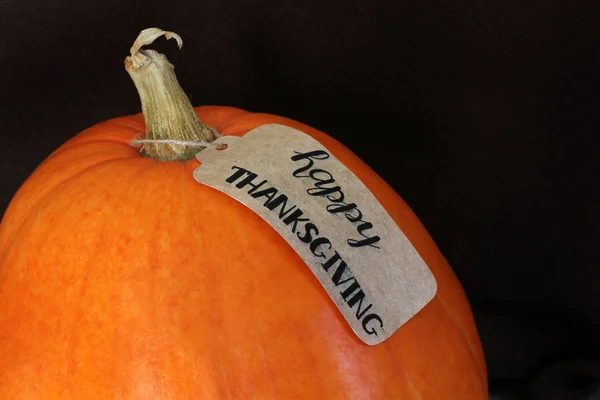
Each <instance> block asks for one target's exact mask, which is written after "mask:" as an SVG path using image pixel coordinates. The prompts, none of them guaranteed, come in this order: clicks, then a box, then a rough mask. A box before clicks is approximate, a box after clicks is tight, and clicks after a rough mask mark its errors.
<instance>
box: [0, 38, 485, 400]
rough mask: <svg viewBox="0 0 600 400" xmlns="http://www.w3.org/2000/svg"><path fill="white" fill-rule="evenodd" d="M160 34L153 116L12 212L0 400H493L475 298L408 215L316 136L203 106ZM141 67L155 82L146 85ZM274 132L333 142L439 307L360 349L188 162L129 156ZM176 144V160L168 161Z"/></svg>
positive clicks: (56, 174)
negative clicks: (395, 230) (419, 266)
mask: <svg viewBox="0 0 600 400" xmlns="http://www.w3.org/2000/svg"><path fill="white" fill-rule="evenodd" d="M161 34H165V32H163V31H160V30H155V29H150V30H146V31H144V32H143V34H141V35H140V39H139V40H138V41H137V42H136V43H137V44H136V46H137V47H136V46H134V48H132V56H131V57H128V61H127V65H128V70H129V72H130V74H132V77H133V78H134V81H135V82H136V86H137V87H138V90H139V92H140V97H141V100H142V108H143V110H144V113H143V114H138V115H133V116H126V117H121V118H116V119H112V120H109V121H106V122H103V123H100V124H98V125H96V126H93V127H91V128H89V129H87V130H85V131H83V132H82V133H80V134H78V135H77V136H75V137H73V138H72V139H70V140H69V141H67V142H66V143H65V144H64V145H62V146H61V147H60V148H58V149H57V150H56V151H54V153H52V154H51V155H50V156H49V157H48V158H47V159H46V160H45V161H44V162H43V163H42V164H41V165H40V166H39V167H38V168H37V169H36V170H35V171H34V173H33V174H32V175H31V176H30V177H29V178H28V180H27V181H26V182H25V183H24V184H23V186H22V187H21V188H20V189H19V190H18V192H17V193H16V195H15V196H14V198H13V199H12V201H11V203H10V205H9V207H8V209H7V210H6V212H5V215H4V217H3V220H2V222H1V225H0V399H3V400H12V399H196V400H197V399H378V400H379V399H424V400H438V399H457V400H475V399H485V398H487V386H486V385H487V381H486V370H485V363H484V357H483V353H482V347H481V343H480V341H479V338H478V333H477V330H476V325H475V323H474V320H473V316H472V314H471V310H470V306H469V303H468V300H467V298H466V297H465V294H464V292H463V289H462V288H461V285H460V283H459V281H458V280H457V278H456V276H455V275H454V273H453V271H452V269H451V267H450V266H449V265H448V263H447V261H446V260H445V258H444V257H443V255H442V254H441V253H440V251H439V250H438V248H437V247H436V245H435V243H434V242H433V241H432V239H431V237H430V236H429V235H428V233H427V231H426V230H425V228H424V227H423V225H422V224H421V223H420V222H419V220H418V218H417V217H416V216H415V215H414V214H413V212H412V211H411V210H410V208H409V207H408V206H407V204H406V203H405V202H404V201H403V200H402V199H401V198H400V197H399V196H398V194H397V193H396V192H395V191H394V190H393V189H392V188H391V187H390V186H388V185H387V184H386V183H385V182H384V181H383V180H382V179H381V178H380V177H379V176H378V175H377V174H376V173H375V172H374V171H373V170H372V169H370V168H369V167H368V166H367V165H365V163H364V162H363V161H361V160H360V159H359V158H358V157H357V156H356V155H355V154H353V153H352V152H351V151H349V150H348V149H347V148H346V147H344V145H342V144H341V143H340V142H338V141H337V140H335V139H333V138H332V137H330V136H328V135H326V134H325V133H323V132H320V131H319V130H317V129H314V128H312V127H310V126H307V125H305V124H302V123H300V122H297V121H293V120H291V119H287V118H284V117H281V116H276V115H269V114H263V113H251V112H248V111H244V110H241V109H238V108H232V107H226V106H203V107H196V108H194V109H193V108H192V107H191V105H189V101H188V100H187V98H185V95H183V91H182V90H181V88H179V86H178V85H177V83H176V80H175V78H174V74H172V71H173V69H172V66H170V64H168V62H167V61H166V58H164V57H163V56H161V55H159V54H158V53H156V52H153V51H152V50H144V51H142V50H140V47H141V46H142V45H144V44H148V43H151V42H152V40H154V39H155V38H156V37H158V36H160V35H161ZM167 34H168V35H170V37H175V38H176V39H178V40H179V37H177V36H176V35H174V34H170V33H167ZM136 58H137V61H136ZM140 60H141V61H140ZM161 60H162V61H161ZM163 61H164V62H163ZM134 64H135V65H134ZM132 65H134V67H132ZM136 65H137V67H140V68H139V71H141V70H147V69H149V68H150V67H149V65H153V66H154V67H156V71H158V72H156V71H154V72H152V74H159V75H154V77H153V78H152V79H147V78H143V77H142V78H140V76H137V77H136V73H137V72H139V71H137V72H136V71H135V69H136V68H137V67H136ZM154 67H153V68H154ZM157 76H159V77H160V78H161V79H157ZM165 93H166V94H165ZM161 96H162V97H161ZM169 96H171V97H169ZM178 96H179V97H178ZM173 98H175V99H176V100H177V101H175V100H173ZM173 121H175V122H174V123H173ZM199 121H202V122H199ZM267 123H277V124H283V125H287V126H290V127H293V128H296V129H299V130H301V131H303V132H305V133H307V134H308V135H311V136H312V137H314V138H315V139H317V140H318V141H319V142H321V143H322V144H323V145H324V146H325V147H327V148H328V149H329V150H330V151H331V152H332V153H333V154H334V155H335V157H336V158H338V159H339V160H340V161H341V162H343V163H344V164H345V165H346V166H347V167H348V168H350V169H351V170H352V171H353V172H354V173H355V174H356V176H358V178H359V179H360V180H361V181H362V182H363V183H364V184H365V185H366V186H367V187H368V188H369V189H370V190H371V191H372V193H373V194H374V195H375V196H376V198H377V199H378V200H379V201H380V203H381V204H382V205H383V206H384V207H385V209H386V210H387V211H388V212H389V214H390V215H391V216H392V217H393V219H394V221H395V222H396V223H397V224H398V226H399V227H400V228H401V229H402V230H403V232H404V233H405V234H406V235H407V237H408V238H409V239H410V241H411V242H412V244H413V245H414V246H415V248H416V249H417V251H418V252H419V253H420V255H421V256H422V258H423V259H424V261H425V262H426V263H427V265H428V266H429V268H430V269H431V271H432V272H433V274H434V276H435V278H436V280H437V283H438V291H437V294H436V296H435V298H434V299H433V300H432V301H431V302H430V303H428V304H427V305H426V306H425V308H424V309H423V310H422V311H421V312H419V313H418V314H417V315H416V316H414V317H413V318H412V319H411V320H409V321H408V322H407V323H406V324H405V325H403V326H402V327H401V328H400V329H399V330H398V331H397V332H396V333H395V334H394V335H393V336H392V337H390V338H389V339H388V340H386V341H385V342H383V343H381V344H379V345H376V346H368V345H366V344H364V343H363V342H361V341H360V340H359V339H358V338H357V337H356V335H355V334H353V332H352V331H351V329H350V327H349V325H348V324H347V323H346V321H345V320H344V319H343V318H342V316H341V314H340V312H339V310H337V308H336V307H335V305H334V303H333V302H332V301H331V300H330V298H329V297H328V295H327V294H326V292H325V291H324V290H323V288H322V286H321V285H320V284H319V282H318V281H317V279H316V278H315V276H314V275H313V274H312V272H311V271H310V270H309V268H308V267H307V266H306V265H305V264H304V262H303V261H302V260H301V258H300V257H299V256H298V255H297V254H296V253H295V252H294V251H293V250H292V248H291V247H290V246H289V245H287V243H286V242H285V241H284V240H283V239H282V238H281V236H279V235H278V234H277V233H276V232H275V231H274V230H273V229H272V228H271V227H270V226H269V225H268V224H267V223H266V222H265V221H264V220H262V219H261V218H260V217H259V216H257V215H256V214H255V213H253V212H252V211H251V210H250V209H248V208H247V207H245V206H244V205H242V204H240V203H239V202H237V201H236V200H234V199H232V198H230V197H228V196H227V195H224V194H222V193H220V192H218V191H216V190H214V189H212V188H210V187H207V186H205V185H201V184H199V183H198V182H196V181H195V180H194V179H193V177H192V174H193V171H194V169H195V168H197V167H198V165H199V162H198V161H196V159H194V158H193V157H192V156H193V152H192V154H191V155H190V154H187V153H186V154H187V155H186V154H184V153H185V152H189V149H187V148H186V147H185V146H178V145H168V146H159V145H155V146H154V150H153V148H152V146H145V150H146V154H141V153H140V151H139V149H138V148H135V147H133V146H132V145H131V141H132V139H134V138H136V137H138V134H139V133H140V132H144V131H147V132H148V135H150V136H149V137H152V138H154V139H156V138H160V137H161V136H160V135H161V132H162V134H164V135H163V136H162V137H163V138H171V139H174V140H175V139H178V140H184V139H190V137H187V138H185V137H183V136H181V135H184V134H187V133H185V132H188V131H189V129H187V128H189V127H196V128H197V129H196V128H194V129H196V131H197V132H196V135H195V136H193V137H192V139H194V140H210V139H211V136H212V132H214V131H217V132H218V133H219V134H221V135H236V136H243V135H244V134H245V133H246V132H248V131H249V130H252V129H253V128H256V127H259V126H261V125H263V124H267ZM161 124H162V125H161ZM169 124H170V125H169ZM178 126H186V127H187V128H186V129H181V130H180V131H179V133H177V132H178V131H177V127H178ZM208 126H210V127H211V128H212V129H208V128H207V127H208ZM165 127H166V128H165ZM194 129H192V131H193V130H194ZM174 132H175V133H174ZM198 132H200V133H198ZM151 135H153V136H151ZM169 135H170V136H169ZM177 135H179V136H177ZM157 140H158V139H157ZM164 147H168V148H169V149H171V150H172V151H173V153H177V154H176V155H173V154H171V155H165V154H162V155H161V154H158V153H157V152H158V151H159V150H157V149H159V148H164ZM182 149H183V150H182ZM153 151H154V152H153ZM197 151H198V149H195V150H194V152H197Z"/></svg>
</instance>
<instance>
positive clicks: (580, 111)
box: [0, 0, 600, 398]
mask: <svg viewBox="0 0 600 400" xmlns="http://www.w3.org/2000/svg"><path fill="white" fill-rule="evenodd" d="M599 11H600V8H599V7H598V6H595V5H592V3H591V2H590V4H589V5H586V4H584V3H577V2H565V1H559V0H534V1H529V2H523V1H521V0H506V1H490V0H466V1H447V0H429V1H427V0H426V1H406V0H400V1H394V0H378V1H372V2H366V1H358V0H328V1H323V0H304V1H291V0H279V1H271V2H269V1H266V0H247V1H246V0H233V1H225V0H204V1H178V0H172V1H161V2H158V1H156V2H152V1H149V0H148V1H146V2H145V4H143V3H142V2H133V1H123V0H121V1H117V0H102V1H96V0H77V1H75V0H54V1H45V0H0V38H1V39H0V133H1V135H2V145H1V146H0V162H1V165H2V169H1V171H0V172H1V174H2V176H1V182H2V186H1V189H2V190H1V197H0V210H2V211H3V210H4V209H5V207H6V205H7V203H8V202H9V200H10V198H11V196H12V195H13V194H14V192H15V191H16V190H17V188H18V187H19V185H20V184H21V183H22V182H23V181H24V180H25V179H26V177H27V176H28V174H30V173H31V171H32V170H33V169H34V168H35V167H36V165H38V163H40V162H41V161H42V160H43V159H44V158H45V157H46V156H47V155H48V154H49V153H50V152H51V151H52V150H53V149H55V148H56V147H58V146H59V145H60V144H61V143H62V142H63V141H65V140H66V139H68V138H69V137H71V136H73V135H74V134H76V133H77V132H78V131H80V130H82V129H84V128H86V127H88V126H90V125H92V124H95V123H97V122H100V121H102V120H105V119H108V118H112V117H116V116H121V115H124V114H131V113H136V112H138V111H139V110H140V106H139V99H138V97H137V94H136V91H135V89H134V87H133V84H132V83H131V82H130V78H129V76H128V75H127V73H126V72H125V71H124V69H123V59H124V57H125V56H126V55H127V53H128V49H129V46H130V45H131V44H132V42H133V40H134V39H135V37H136V35H137V33H138V32H139V31H140V30H141V29H143V28H146V27H150V26H157V27H160V28H163V29H167V30H173V31H176V32H177V33H179V34H181V35H182V37H183V39H184V48H183V51H181V52H179V51H177V50H176V47H175V45H174V43H169V42H167V41H165V40H164V39H161V40H159V41H158V42H157V44H156V46H155V47H156V48H158V49H159V50H160V51H163V52H165V53H166V54H167V55H168V57H169V58H170V60H171V61H172V62H173V63H174V64H175V65H176V71H177V73H178V76H179V79H180V83H181V84H182V86H183V87H184V88H185V90H186V92H187V93H188V94H189V95H190V96H191V99H192V102H193V103H194V105H201V104H221V105H233V106H237V107H241V108H245V109H248V110H251V111H265V112H270V113H276V114H281V115H284V116H287V117H291V118H294V119H298V120H301V121H303V122H305V123H308V124H309V125H312V126H314V127H316V128H319V129H321V130H323V131H325V132H328V133H329V134H330V135H332V136H334V137H336V138H338V139H339V140H341V141H342V142H344V143H345V144H347V145H348V146H349V147H350V148H351V149H353V150H354V151H355V152H356V153H357V154H358V155H359V156H361V157H362V158H363V159H364V160H365V161H366V162H367V163H369V164H370V165H371V166H372V167H373V168H374V169H375V170H376V171H377V172H379V173H380V174H381V175H382V176H383V177H384V178H385V179H386V180H387V181H388V182H389V183H390V184H391V185H393V186H394V188H395V189H396V190H397V191H398V193H400V195H401V196H403V197H404V199H405V200H406V201H407V202H408V203H409V205H410V206H411V207H412V208H413V209H414V210H415V212H416V213H417V214H418V215H419V217H420V218H421V219H422V221H423V222H424V224H425V225H426V226H427V228H428V229H429V231H430V233H431V234H432V236H433V238H434V239H435V241H436V242H437V243H438V245H439V246H440V247H441V249H442V251H443V253H444V254H445V255H446V257H447V258H448V259H449V261H450V263H451V264H452V265H453V267H454V268H455V270H456V273H457V274H458V276H459V278H460V280H461V281H462V283H463V285H464V288H465V290H466V292H467V294H468V296H469V298H470V300H471V302H472V305H473V308H474V312H475V317H476V320H477V323H478V325H479V329H480V333H481V337H482V340H483V343H484V346H485V351H486V356H487V361H488V367H489V374H490V379H491V383H492V385H493V387H494V390H496V388H499V389H498V390H512V389H510V388H508V389H506V387H505V389H501V385H503V382H504V383H507V384H508V385H509V386H510V385H511V384H512V383H514V388H517V387H518V386H519V385H521V384H527V383H528V382H532V381H535V379H538V381H539V379H540V378H539V375H538V374H537V372H536V371H540V368H541V369H544V370H548V368H550V367H549V366H551V367H552V366H555V365H557V364H556V362H559V361H560V360H563V361H562V362H563V363H562V364H559V365H562V366H561V367H560V368H562V369H561V371H562V370H564V369H565V368H566V369H567V370H569V371H571V370H572V369H573V368H572V367H568V366H567V367H564V368H563V366H564V365H566V364H564V362H566V361H565V360H574V359H578V360H579V361H577V362H585V360H584V361H582V360H581V358H582V357H583V358H586V357H587V358H594V357H596V354H597V351H598V350H600V341H599V340H598V338H600V301H599V300H600V266H599V265H598V263H597V255H598V254H597V253H598V245H599V236H600V233H599V224H600V196H599V190H598V176H599V175H598V173H599V172H600V171H599V169H600V159H599V157H598V145H599V144H600V141H599V139H598V133H599V132H600V131H599V129H598V128H599V125H600V124H599V122H598V120H597V118H596V115H597V110H598V109H599V108H600V96H599V93H600V91H599V89H600V75H599V71H600V40H599V39H600V28H599V24H600V22H599V21H600V19H599V15H600V14H599ZM391 141H395V143H390V142H391ZM568 365H571V364H568ZM577 365H579V367H577V368H579V369H581V364H577ZM586 365H588V364H586ZM569 368H570V369H569ZM583 370H585V368H583ZM585 373H587V372H585ZM585 373H584V375H585ZM532 374H533V375H532ZM596 374H597V375H600V374H599V373H598V371H596ZM532 379H533V380H532ZM551 381H553V383H554V384H560V385H563V382H562V381H560V380H557V379H551ZM559 381H560V382H559ZM557 382H559V383H557ZM586 382H588V383H589V381H586V380H585V379H584V380H583V383H581V381H576V382H575V383H573V382H571V381H568V382H567V383H564V385H566V386H569V387H570V389H573V388H575V389H581V387H584V388H585V387H589V384H587V383H586ZM564 385H563V386H564ZM573 398H575V397H573Z"/></svg>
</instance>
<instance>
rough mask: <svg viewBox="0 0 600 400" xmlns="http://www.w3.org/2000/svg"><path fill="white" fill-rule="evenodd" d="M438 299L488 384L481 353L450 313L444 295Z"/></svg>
mask: <svg viewBox="0 0 600 400" xmlns="http://www.w3.org/2000/svg"><path fill="white" fill-rule="evenodd" d="M436 297H437V298H438V300H439V303H440V306H441V307H442V309H443V310H444V312H445V313H446V315H448V317H449V319H450V321H452V323H453V324H454V325H455V326H456V327H457V329H458V331H459V332H460V334H461V337H462V338H463V340H464V341H465V342H466V345H467V348H468V349H469V355H470V356H471V359H472V360H473V361H474V362H475V365H477V366H478V367H479V368H478V372H479V373H480V375H481V378H482V380H483V381H485V382H487V376H486V375H487V374H486V373H485V372H484V371H485V370H484V369H483V367H484V366H482V365H480V361H479V360H480V359H479V357H478V356H477V354H478V353H480V351H476V349H475V348H474V347H473V343H471V339H470V337H469V335H468V334H467V332H466V331H465V329H463V328H462V325H461V324H460V323H459V322H458V321H457V320H456V318H455V317H454V313H451V312H450V309H449V308H448V305H447V304H446V302H445V300H444V299H443V295H442V294H440V293H438V294H436Z"/></svg>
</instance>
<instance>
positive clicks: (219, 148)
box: [215, 143, 229, 150]
mask: <svg viewBox="0 0 600 400" xmlns="http://www.w3.org/2000/svg"><path fill="white" fill-rule="evenodd" d="M228 147H229V146H227V143H221V144H218V145H217V146H216V147H215V149H217V150H225V149H226V148H228Z"/></svg>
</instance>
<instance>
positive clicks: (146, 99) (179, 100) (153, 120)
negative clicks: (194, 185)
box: [125, 28, 215, 161]
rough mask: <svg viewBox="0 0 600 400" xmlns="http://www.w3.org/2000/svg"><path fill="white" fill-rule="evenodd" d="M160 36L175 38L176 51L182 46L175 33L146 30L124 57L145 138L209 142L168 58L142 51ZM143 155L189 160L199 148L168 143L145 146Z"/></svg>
mask: <svg viewBox="0 0 600 400" xmlns="http://www.w3.org/2000/svg"><path fill="white" fill-rule="evenodd" d="M161 36H165V37H166V38H167V39H175V41H177V45H178V47H179V48H181V46H182V45H183V41H182V40H181V37H180V36H179V35H177V34H176V33H173V32H167V31H163V30H162V29H158V28H148V29H144V30H143V31H142V32H140V34H139V36H138V37H137V39H136V40H135V42H134V43H133V46H131V55H130V56H128V57H127V58H125V69H126V70H127V72H128V73H129V76H131V79H132V80H133V83H134V84H135V87H136V88H137V91H138V94H139V96H140V100H141V103H142V112H143V113H144V120H145V121H146V139H147V140H174V141H183V142H211V141H213V140H214V139H215V135H214V133H213V131H212V130H211V129H210V128H208V127H207V126H205V125H203V124H202V123H201V122H200V120H199V119H198V116H197V115H196V113H195V111H194V108H193V106H192V104H191V103H190V100H189V99H188V97H187V96H186V95H185V93H184V91H183V89H182V88H181V86H179V83H178V82H177V77H176V76H175V68H174V67H173V65H172V64H171V63H170V62H169V60H167V57H165V56H164V55H163V54H160V53H158V52H156V51H154V50H142V49H141V48H142V47H143V46H146V45H149V44H151V43H153V42H154V41H155V40H156V39H157V38H159V37H161ZM144 152H145V154H146V155H147V156H149V157H152V158H154V159H157V160H159V161H175V160H189V159H191V158H193V157H194V155H195V154H196V153H197V152H198V148H197V147H193V146H186V145H181V144H171V143H146V144H145V145H144Z"/></svg>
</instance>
